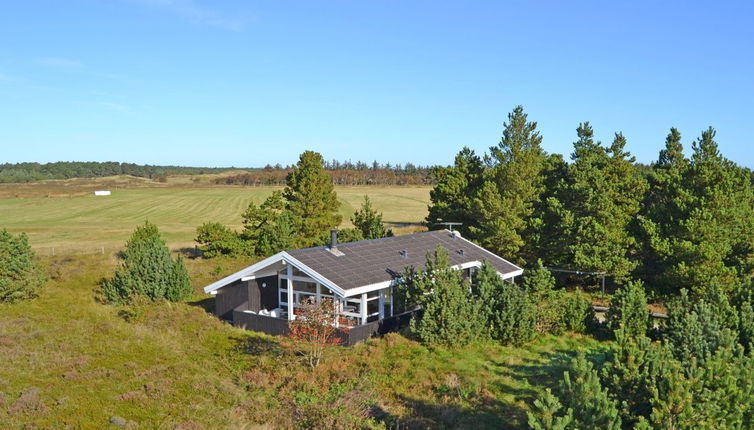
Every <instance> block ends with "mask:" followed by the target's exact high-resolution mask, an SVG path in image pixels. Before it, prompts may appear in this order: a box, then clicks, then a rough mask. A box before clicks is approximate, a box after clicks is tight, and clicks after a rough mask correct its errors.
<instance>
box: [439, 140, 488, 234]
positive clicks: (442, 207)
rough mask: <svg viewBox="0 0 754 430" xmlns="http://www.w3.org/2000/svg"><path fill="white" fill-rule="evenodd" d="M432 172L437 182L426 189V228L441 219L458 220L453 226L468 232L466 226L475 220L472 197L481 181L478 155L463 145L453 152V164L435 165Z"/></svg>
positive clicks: (482, 177)
mask: <svg viewBox="0 0 754 430" xmlns="http://www.w3.org/2000/svg"><path fill="white" fill-rule="evenodd" d="M432 175H433V176H434V178H435V180H436V181H437V185H435V186H434V188H432V190H431V191H430V192H429V198H430V202H431V203H430V205H429V214H428V215H427V224H428V225H429V228H438V227H439V226H438V223H442V222H460V223H461V224H462V225H461V226H458V227H457V230H459V231H460V232H461V233H462V234H463V235H468V233H469V229H470V228H471V227H472V226H477V225H478V223H479V219H478V217H477V214H476V213H475V212H474V208H473V199H474V197H475V196H476V194H477V193H478V192H479V189H480V188H481V187H482V185H483V182H484V164H483V163H482V159H481V158H480V157H479V156H478V155H476V154H475V153H474V151H472V150H471V149H469V148H466V147H464V148H463V149H462V150H461V151H460V152H459V153H458V155H456V158H455V162H454V165H453V166H450V167H437V168H435V169H434V170H433V171H432Z"/></svg>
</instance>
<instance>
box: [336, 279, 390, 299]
mask: <svg viewBox="0 0 754 430" xmlns="http://www.w3.org/2000/svg"><path fill="white" fill-rule="evenodd" d="M393 282H395V280H394V279H391V280H390V281H382V282H377V283H376V284H369V285H363V286H361V287H356V288H351V289H350V290H348V291H346V294H348V295H347V296H346V297H353V296H358V295H359V294H361V293H371V292H372V291H376V290H382V289H384V288H389V287H390V286H391V285H393Z"/></svg>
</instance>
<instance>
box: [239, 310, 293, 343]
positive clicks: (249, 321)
mask: <svg viewBox="0 0 754 430" xmlns="http://www.w3.org/2000/svg"><path fill="white" fill-rule="evenodd" d="M244 305H245V304H244ZM244 307H245V306H239V307H238V308H236V309H234V310H233V325H235V326H236V327H240V328H243V329H245V330H252V331H258V332H262V333H267V334H270V335H273V336H285V335H287V334H288V333H290V329H289V327H288V320H284V319H282V318H272V317H267V316H264V315H257V314H250V313H246V312H244V311H243V308H244Z"/></svg>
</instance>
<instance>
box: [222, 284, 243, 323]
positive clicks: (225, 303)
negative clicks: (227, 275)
mask: <svg viewBox="0 0 754 430" xmlns="http://www.w3.org/2000/svg"><path fill="white" fill-rule="evenodd" d="M248 300H249V291H248V288H247V286H246V282H241V280H238V281H236V282H233V283H232V284H230V285H227V286H225V287H222V288H220V289H219V290H217V294H216V295H215V314H216V315H217V316H218V317H220V318H221V319H224V320H232V319H233V309H234V308H236V307H237V306H239V305H240V304H242V303H245V302H248Z"/></svg>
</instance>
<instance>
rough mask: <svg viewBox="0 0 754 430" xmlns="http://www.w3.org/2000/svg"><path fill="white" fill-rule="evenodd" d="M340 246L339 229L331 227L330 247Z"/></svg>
mask: <svg viewBox="0 0 754 430" xmlns="http://www.w3.org/2000/svg"><path fill="white" fill-rule="evenodd" d="M337 247H338V229H335V228H333V229H330V249H335V248H337Z"/></svg>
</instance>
